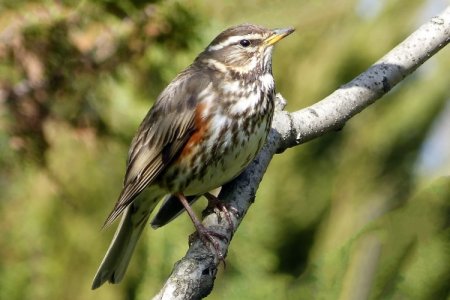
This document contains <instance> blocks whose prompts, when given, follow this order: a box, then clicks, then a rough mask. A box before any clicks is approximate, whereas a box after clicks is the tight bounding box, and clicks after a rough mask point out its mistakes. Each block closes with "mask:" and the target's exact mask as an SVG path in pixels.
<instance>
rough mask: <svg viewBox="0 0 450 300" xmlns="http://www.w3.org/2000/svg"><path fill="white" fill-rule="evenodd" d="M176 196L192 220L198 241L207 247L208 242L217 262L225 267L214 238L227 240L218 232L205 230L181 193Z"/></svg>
mask: <svg viewBox="0 0 450 300" xmlns="http://www.w3.org/2000/svg"><path fill="white" fill-rule="evenodd" d="M176 196H177V198H178V199H179V200H180V202H181V204H182V205H183V206H184V208H185V209H186V211H187V213H188V215H189V217H190V218H191V220H192V223H194V226H195V229H196V230H197V234H198V236H199V237H200V239H201V240H202V242H203V243H204V244H205V245H207V244H208V242H209V243H211V244H212V245H213V247H214V250H215V251H216V254H217V257H218V259H219V261H222V262H223V264H224V265H225V258H224V256H223V254H222V251H221V250H220V245H219V243H218V242H217V240H216V239H215V238H214V237H217V238H220V239H226V240H228V238H227V237H226V236H225V235H223V234H220V233H218V232H214V231H212V230H209V229H207V228H206V227H205V226H204V225H203V224H202V223H201V222H200V220H199V219H198V218H197V216H196V215H195V212H194V211H193V210H192V208H191V206H190V205H189V202H188V201H187V199H186V197H185V196H184V194H183V193H177V194H176Z"/></svg>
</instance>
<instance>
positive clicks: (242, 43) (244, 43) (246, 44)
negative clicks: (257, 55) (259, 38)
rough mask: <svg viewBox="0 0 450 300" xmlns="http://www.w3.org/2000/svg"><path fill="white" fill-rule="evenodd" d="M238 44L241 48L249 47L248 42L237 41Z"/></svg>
mask: <svg viewBox="0 0 450 300" xmlns="http://www.w3.org/2000/svg"><path fill="white" fill-rule="evenodd" d="M239 44H240V45H241V46H242V47H248V46H250V41H249V40H240V41H239Z"/></svg>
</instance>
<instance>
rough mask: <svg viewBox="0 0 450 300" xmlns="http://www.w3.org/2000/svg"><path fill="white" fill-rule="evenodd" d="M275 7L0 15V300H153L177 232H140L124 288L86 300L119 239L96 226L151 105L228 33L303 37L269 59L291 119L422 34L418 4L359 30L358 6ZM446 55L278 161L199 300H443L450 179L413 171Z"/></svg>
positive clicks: (148, 7) (112, 8) (110, 7)
mask: <svg viewBox="0 0 450 300" xmlns="http://www.w3.org/2000/svg"><path fill="white" fill-rule="evenodd" d="M280 3H281V2H277V1H266V0H259V1H252V2H245V3H244V2H242V1H241V2H239V3H238V2H236V1H222V2H217V3H216V2H214V4H212V2H201V1H143V0H124V1H109V0H103V1H82V2H78V1H3V2H2V3H1V4H0V41H1V43H0V190H1V193H0V213H1V215H2V218H1V219H0V234H1V236H2V238H1V239H0V257H1V260H0V299H11V300H14V299H148V298H150V297H151V296H152V295H153V294H155V292H156V291H157V290H158V289H159V288H160V287H161V285H162V284H163V282H164V280H165V278H166V277H167V276H168V275H169V273H170V270H171V268H172V266H173V263H174V262H175V261H176V260H177V259H179V258H180V257H181V256H182V255H183V254H184V253H185V251H186V249H187V241H188V235H189V234H190V233H192V232H193V227H192V225H191V223H190V221H189V219H188V218H187V217H186V216H181V217H180V218H178V219H176V220H175V221H174V222H173V223H171V224H170V225H169V226H167V227H164V228H161V229H158V230H156V231H153V230H151V229H150V227H149V229H148V230H146V232H145V233H144V235H143V238H142V241H141V243H140V245H139V246H138V249H137V251H136V253H135V256H134V258H133V260H132V263H131V266H130V269H129V271H128V273H127V275H126V277H125V279H124V281H123V282H122V283H121V284H120V285H117V286H112V285H109V286H108V285H107V286H103V287H102V288H100V289H99V290H96V291H91V290H90V284H91V280H92V277H93V275H94V273H95V271H96V268H97V267H98V265H99V263H100V261H101V258H102V257H103V254H104V252H105V251H106V248H107V245H108V244H109V242H110V240H111V238H112V234H113V231H114V230H113V229H107V230H101V226H102V224H103V221H104V219H105V217H106V216H107V214H108V213H109V211H110V209H111V208H112V206H113V204H114V201H115V200H116V198H117V196H118V193H119V191H120V188H121V184H122V176H123V172H124V166H125V159H126V155H127V149H128V145H129V143H130V140H131V138H132V136H133V134H134V131H135V130H136V128H137V126H138V125H139V123H140V121H141V120H142V118H143V116H144V115H145V113H146V111H147V110H148V108H149V107H150V106H151V104H152V101H153V100H154V99H155V97H156V96H157V95H158V94H159V92H160V91H161V90H162V89H163V88H164V87H165V86H166V85H167V83H168V82H169V81H170V80H171V79H172V78H173V77H174V76H175V75H176V74H177V73H178V72H179V71H181V70H182V69H183V68H184V67H185V66H187V65H188V64H190V63H191V62H192V60H193V59H194V58H195V55H196V54H197V53H198V52H200V51H201V50H202V48H203V47H204V46H206V44H207V43H208V42H209V41H210V40H211V39H212V38H213V37H214V36H215V34H217V33H218V32H220V31H221V30H222V29H224V28H225V27H227V26H229V25H233V24H237V23H245V22H252V23H259V24H263V25H266V26H269V27H282V26H288V25H289V26H294V27H296V28H297V32H296V33H295V34H294V35H292V36H290V37H289V38H288V39H286V40H285V41H283V43H281V44H280V45H279V47H277V49H276V52H275V57H274V72H275V77H276V81H277V88H278V91H280V92H282V94H283V95H284V96H285V98H286V99H288V100H289V106H288V108H289V109H290V110H297V109H300V108H302V107H305V106H307V105H309V104H311V103H313V102H315V101H317V100H319V99H320V98H321V97H323V96H326V95H327V94H329V93H330V92H332V91H333V90H334V89H335V88H337V87H339V86H340V85H341V84H343V83H345V82H346V81H348V80H350V79H352V78H353V77H354V76H355V75H357V74H358V73H359V72H361V71H363V70H364V69H366V68H367V67H369V66H370V65H371V64H373V63H374V62H375V61H376V60H377V59H378V58H379V57H381V56H382V55H384V53H385V52H387V51H389V50H390V49H391V48H392V47H393V46H395V45H396V44H397V43H398V42H400V41H401V40H402V39H404V38H405V37H406V36H407V35H408V34H409V33H410V32H412V31H413V30H414V29H415V28H416V27H417V26H418V24H420V23H421V22H422V20H420V21H418V17H417V16H419V15H420V12H421V11H422V10H423V5H422V1H406V0H397V1H384V3H385V5H384V6H383V7H382V9H381V10H380V11H379V12H378V14H375V15H374V16H372V17H371V18H364V17H362V16H360V15H358V14H357V13H356V11H357V10H356V9H355V7H356V6H357V5H360V4H359V3H358V2H357V1H352V0H341V1H329V0H319V1H294V0H289V1H284V2H283V4H282V5H281V4H280ZM236 5H239V6H241V7H240V9H236ZM448 54H449V53H448V51H447V52H445V50H444V51H442V52H441V53H439V54H438V55H437V57H436V58H434V59H433V61H430V62H429V63H427V64H426V65H424V66H423V67H422V69H419V70H418V72H417V73H416V74H415V75H413V76H411V77H410V78H408V79H407V80H405V81H404V82H403V83H402V84H401V85H400V86H399V87H398V88H396V89H394V90H393V91H391V92H390V93H389V95H387V96H386V97H385V99H384V100H382V101H380V102H378V103H376V104H375V105H373V106H372V107H370V108H369V109H367V110H365V111H364V112H362V113H361V114H360V115H358V116H357V117H355V118H353V119H352V120H351V121H349V122H348V124H347V125H346V126H345V127H344V128H343V130H341V131H339V132H336V133H332V134H328V135H325V136H323V137H321V138H319V139H316V140H314V141H312V142H310V143H307V144H305V145H303V146H301V147H297V148H295V149H291V150H288V151H286V152H285V153H283V154H281V155H278V156H276V157H275V159H274V160H273V161H272V164H271V165H270V167H269V170H268V172H267V174H266V176H265V179H264V181H263V182H262V184H261V187H260V189H259V191H258V194H257V198H256V202H255V205H253V207H252V209H251V210H250V212H249V213H248V215H247V216H246V218H245V221H244V222H243V224H242V226H241V227H240V229H239V231H238V233H237V235H236V236H235V237H234V239H233V242H232V245H231V248H230V252H229V254H228V258H227V268H226V269H225V270H221V271H220V272H219V275H218V279H217V282H216V284H215V289H214V291H213V293H212V294H211V295H210V296H209V299H262V298H267V299H445V297H446V296H447V294H446V293H447V292H448V282H449V281H450V268H449V265H448V263H446V262H448V261H450V257H449V251H448V249H449V246H450V245H449V238H448V236H449V229H448V224H449V222H448V211H449V209H450V207H449V199H450V178H448V177H447V178H440V179H432V178H421V177H419V176H418V175H417V174H416V166H417V160H418V157H419V154H420V152H421V151H422V150H421V149H422V145H423V143H424V141H425V140H426V138H427V136H428V134H429V131H430V128H431V126H432V124H433V122H434V120H435V119H436V117H437V116H438V115H439V113H440V112H441V110H442V107H443V106H444V104H445V101H446V99H448V97H449V96H450V94H449V90H448V75H447V73H448V65H449V63H450V57H449V55H448ZM204 205H205V202H203V201H200V202H199V203H198V204H196V207H195V208H196V209H197V210H198V211H201V209H202V208H203V207H204Z"/></svg>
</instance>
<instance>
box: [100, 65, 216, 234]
mask: <svg viewBox="0 0 450 300" xmlns="http://www.w3.org/2000/svg"><path fill="white" fill-rule="evenodd" d="M208 84H209V80H208V77H207V75H205V74H203V73H201V72H198V71H195V70H192V69H191V71H189V69H188V70H187V71H185V72H183V73H181V74H180V75H178V76H177V78H175V79H174V80H173V81H172V83H171V84H169V85H168V86H167V88H166V89H165V90H164V91H163V92H162V93H161V95H160V96H159V97H158V100H157V101H156V103H155V105H154V106H153V107H152V108H151V110H150V111H149V112H148V114H147V115H146V117H145V118H144V120H143V121H142V123H141V125H140V127H139V129H138V131H137V133H136V135H135V137H134V139H133V141H132V143H131V146H130V150H129V152H128V160H127V170H126V174H125V180H124V186H123V189H122V193H121V194H120V196H119V200H118V201H117V203H116V205H115V206H114V209H113V211H112V212H111V214H110V215H109V216H108V218H107V219H106V221H105V225H104V226H108V225H109V224H111V223H112V222H113V221H114V220H115V219H116V218H117V217H118V216H119V215H120V213H121V212H122V211H123V210H124V209H125V208H126V207H127V206H128V205H130V203H131V202H132V201H133V200H134V199H135V198H136V197H137V195H138V194H139V193H141V192H142V191H143V190H144V189H145V188H146V187H147V186H149V185H150V184H151V183H152V182H153V181H154V180H155V178H156V177H157V176H158V175H159V174H160V173H161V172H162V171H164V169H165V168H166V166H167V165H168V164H169V163H170V162H171V161H172V160H173V159H174V158H175V156H176V155H177V154H178V153H179V152H180V150H181V149H182V147H183V146H184V145H185V143H186V142H187V140H188V139H189V138H190V137H191V135H192V134H193V132H194V131H195V115H196V107H197V105H196V104H197V103H198V101H199V94H200V92H201V91H202V90H204V89H205V88H206V86H207V85H208Z"/></svg>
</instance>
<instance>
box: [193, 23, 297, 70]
mask: <svg viewBox="0 0 450 300" xmlns="http://www.w3.org/2000/svg"><path fill="white" fill-rule="evenodd" d="M293 31H294V29H293V28H285V29H267V28H264V27H261V26H257V25H251V24H244V25H237V26H234V27H230V28H228V29H226V30H225V31H223V32H222V33H220V34H219V35H218V36H217V37H216V38H215V39H214V40H213V41H212V42H211V43H210V44H209V45H208V47H207V48H206V49H205V51H203V52H202V53H201V54H200V55H199V57H198V58H197V61H201V62H202V63H207V64H209V65H210V66H211V67H213V68H215V69H218V70H219V71H223V72H228V71H233V72H236V73H238V74H240V75H244V74H248V73H250V72H252V73H255V72H256V73H260V74H263V73H267V72H271V69H272V49H273V45H274V44H275V43H277V42H278V41H280V40H281V39H283V38H284V37H285V36H287V35H289V34H291V33H292V32H293Z"/></svg>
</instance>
